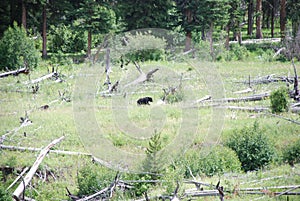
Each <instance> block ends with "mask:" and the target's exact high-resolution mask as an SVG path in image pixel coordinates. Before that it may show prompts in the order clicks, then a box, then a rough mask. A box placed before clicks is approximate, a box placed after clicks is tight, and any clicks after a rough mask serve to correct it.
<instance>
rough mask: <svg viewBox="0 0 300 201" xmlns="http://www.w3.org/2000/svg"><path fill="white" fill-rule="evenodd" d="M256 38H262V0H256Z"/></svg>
mask: <svg viewBox="0 0 300 201" xmlns="http://www.w3.org/2000/svg"><path fill="white" fill-rule="evenodd" d="M256 15H257V16H256V38H257V39H262V38H263V34H262V30H261V27H262V16H263V15H262V0H257V1H256Z"/></svg>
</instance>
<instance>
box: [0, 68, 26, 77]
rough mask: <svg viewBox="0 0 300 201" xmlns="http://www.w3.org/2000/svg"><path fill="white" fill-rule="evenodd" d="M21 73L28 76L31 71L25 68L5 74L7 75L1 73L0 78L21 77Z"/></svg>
mask: <svg viewBox="0 0 300 201" xmlns="http://www.w3.org/2000/svg"><path fill="white" fill-rule="evenodd" d="M20 73H23V74H28V73H29V69H28V68H26V67H24V68H20V69H18V70H13V71H9V72H5V73H1V74H0V78H2V77H7V76H10V75H14V76H16V75H19V74H20Z"/></svg>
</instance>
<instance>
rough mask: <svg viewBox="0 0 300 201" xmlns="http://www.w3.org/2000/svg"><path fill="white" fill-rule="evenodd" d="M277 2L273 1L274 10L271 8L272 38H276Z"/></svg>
mask: <svg viewBox="0 0 300 201" xmlns="http://www.w3.org/2000/svg"><path fill="white" fill-rule="evenodd" d="M276 1H277V0H272V8H271V37H272V38H274V25H275V14H276V6H277V5H276V4H277V3H276Z"/></svg>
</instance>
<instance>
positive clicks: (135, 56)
mask: <svg viewBox="0 0 300 201" xmlns="http://www.w3.org/2000/svg"><path fill="white" fill-rule="evenodd" d="M125 37H126V39H127V45H126V46H125V47H124V48H125V49H124V50H123V52H124V53H125V54H124V55H125V57H126V59H129V60H131V61H157V60H164V59H165V56H166V55H165V48H166V45H167V43H166V41H165V40H164V39H163V38H159V37H156V36H154V35H151V33H148V32H145V33H142V32H137V33H135V34H131V33H128V34H126V36H125Z"/></svg>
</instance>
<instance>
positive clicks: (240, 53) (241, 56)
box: [230, 44, 249, 60]
mask: <svg viewBox="0 0 300 201" xmlns="http://www.w3.org/2000/svg"><path fill="white" fill-rule="evenodd" d="M230 52H232V53H233V54H234V56H235V58H236V60H245V59H246V58H247V57H249V51H248V50H247V48H246V47H245V46H242V45H239V44H234V45H232V47H231V49H230Z"/></svg>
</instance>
